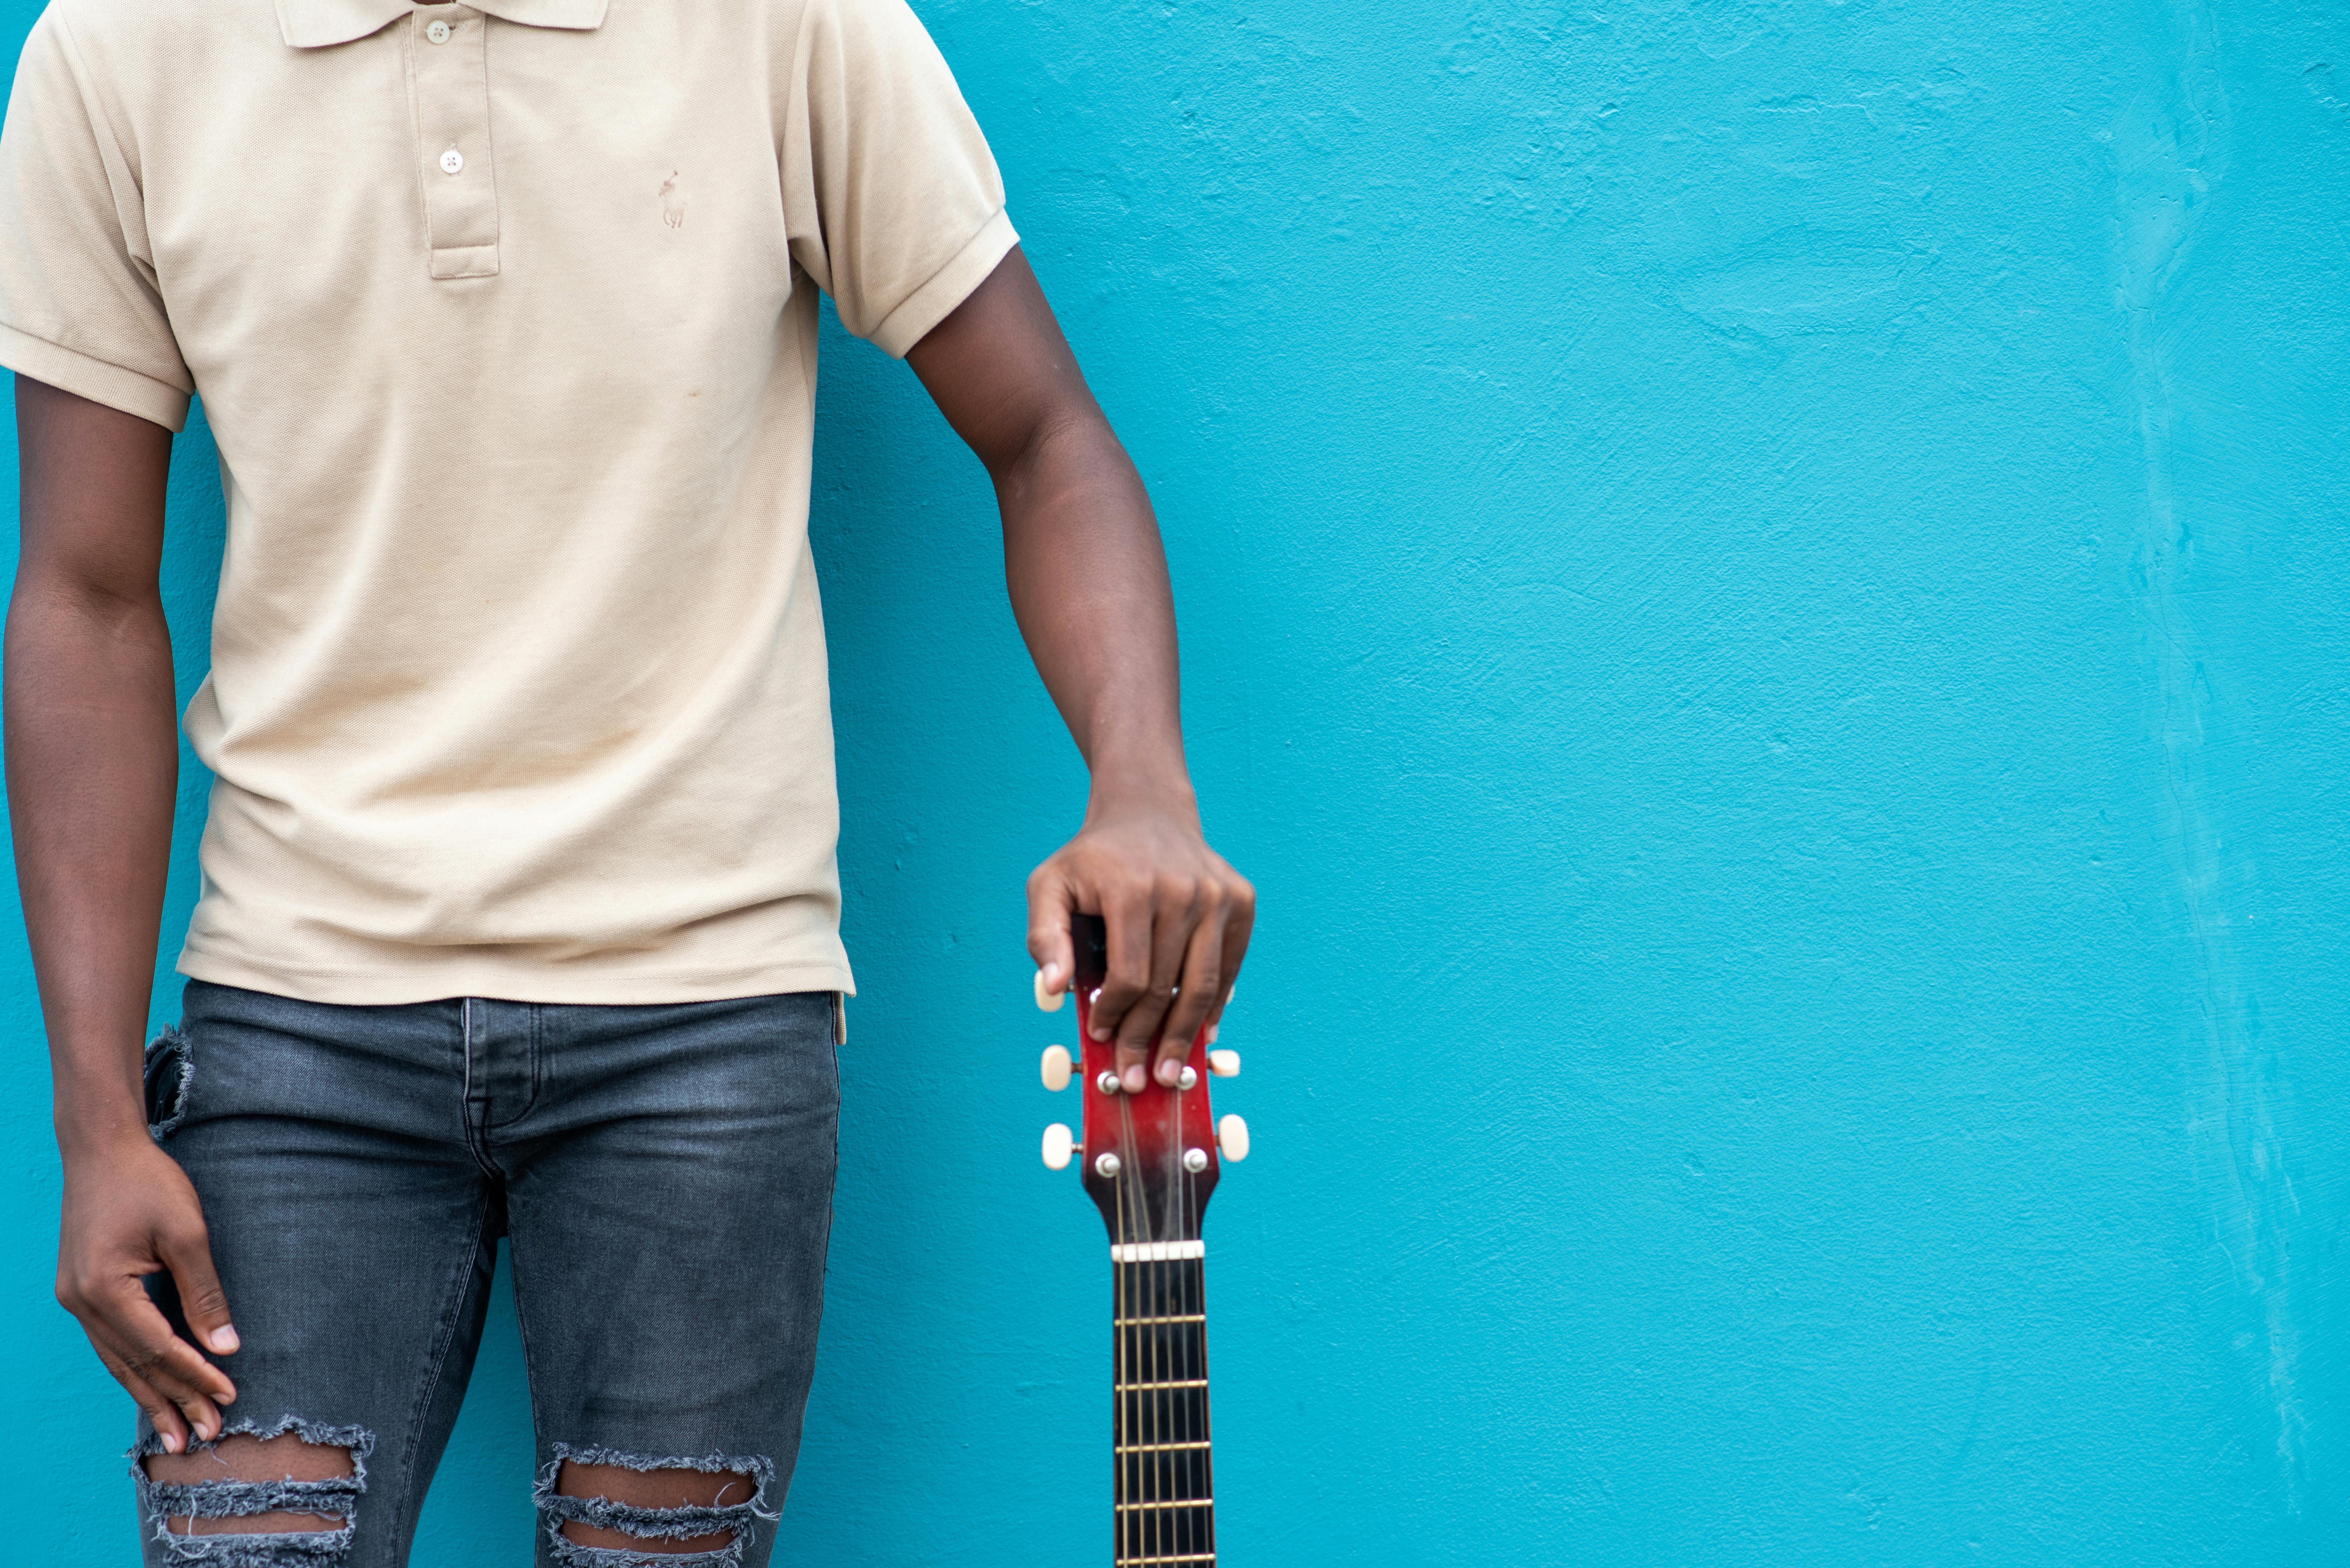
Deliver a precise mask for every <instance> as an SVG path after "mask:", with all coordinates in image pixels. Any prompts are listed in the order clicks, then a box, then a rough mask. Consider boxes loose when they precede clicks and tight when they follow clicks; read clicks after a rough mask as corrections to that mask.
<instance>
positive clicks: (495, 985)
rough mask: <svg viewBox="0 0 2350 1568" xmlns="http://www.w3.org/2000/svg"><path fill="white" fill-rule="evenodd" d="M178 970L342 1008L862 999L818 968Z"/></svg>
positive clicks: (183, 954)
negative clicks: (814, 995)
mask: <svg viewBox="0 0 2350 1568" xmlns="http://www.w3.org/2000/svg"><path fill="white" fill-rule="evenodd" d="M178 967H179V971H180V972H181V973H182V974H183V975H186V976H187V977H188V978H189V979H190V980H201V981H210V982H211V983H212V984H214V985H234V986H237V987H240V988H241V989H243V990H245V991H259V992H267V993H268V994H269V995H272V996H283V997H288V998H291V999H292V1000H294V1001H296V1002H323V1003H326V1004H328V1005H331V1006H341V1007H396V1006H401V1005H405V1004H407V1003H409V1002H441V1001H445V1000H447V999H448V998H450V997H456V996H478V997H484V998H488V999H492V1000H495V1001H499V1002H547V1003H552V1004H556V1005H586V1006H608V1007H629V1006H658V1005H665V1004H671V1003H676V1002H726V1001H730V1000H733V999H734V998H737V997H744V996H775V995H780V994H782V993H784V992H795V991H837V992H842V993H843V994H845V995H848V996H854V995H856V994H857V981H856V977H855V976H853V975H852V974H851V973H850V972H849V970H848V966H847V964H845V963H837V962H832V961H827V960H822V959H816V960H801V961H796V962H788V963H772V964H744V965H739V966H730V967H728V968H725V969H710V970H671V971H660V972H656V973H646V974H612V973H603V974H588V973H580V974H566V973H562V972H560V971H553V970H550V969H547V968H546V967H544V966H538V965H530V964H516V963H511V962H502V961H495V960H484V959H478V958H468V957H463V956H451V957H448V958H445V959H442V958H435V959H431V960H428V961H421V962H419V963H418V964H416V965H415V967H413V968H403V969H398V970H392V969H377V970H366V971H358V970H350V971H344V970H316V969H304V968H299V967H296V966H292V965H285V964H272V963H268V962H265V961H255V960H250V959H244V958H240V957H238V956H236V955H234V954H229V953H218V952H203V951H200V950H197V949H196V948H194V947H193V946H189V947H184V948H182V949H181V950H180V962H179V966H178Z"/></svg>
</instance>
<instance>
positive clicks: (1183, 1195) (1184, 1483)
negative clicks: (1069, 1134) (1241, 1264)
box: [1165, 1086, 1195, 1554]
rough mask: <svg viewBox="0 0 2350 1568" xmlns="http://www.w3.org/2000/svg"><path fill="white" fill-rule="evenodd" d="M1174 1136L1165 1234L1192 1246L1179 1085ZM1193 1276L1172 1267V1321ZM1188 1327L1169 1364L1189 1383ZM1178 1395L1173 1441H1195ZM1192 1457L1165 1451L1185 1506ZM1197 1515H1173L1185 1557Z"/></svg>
mask: <svg viewBox="0 0 2350 1568" xmlns="http://www.w3.org/2000/svg"><path fill="white" fill-rule="evenodd" d="M1174 1095H1175V1115H1174V1123H1175V1127H1174V1137H1171V1138H1170V1139H1169V1140H1168V1146H1167V1162H1168V1175H1169V1177H1170V1178H1171V1179H1170V1181H1169V1182H1168V1188H1167V1203H1168V1207H1169V1208H1170V1210H1173V1211H1174V1212H1173V1213H1172V1214H1171V1215H1170V1220H1169V1224H1168V1227H1167V1230H1168V1233H1169V1234H1170V1235H1171V1236H1174V1237H1177V1238H1180V1239H1181V1240H1185V1241H1189V1240H1190V1239H1191V1236H1192V1234H1193V1233H1194V1232H1193V1231H1192V1229H1191V1224H1190V1220H1191V1204H1190V1202H1189V1201H1188V1198H1189V1189H1190V1187H1191V1175H1190V1173H1189V1172H1188V1171H1186V1170H1185V1169H1184V1168H1183V1092H1182V1090H1181V1088H1180V1086H1179V1087H1178V1088H1177V1089H1176V1090H1175V1091H1174ZM1189 1272H1190V1265H1189V1264H1187V1263H1184V1262H1173V1263H1170V1264H1169V1265H1168V1273H1169V1286H1170V1288H1169V1290H1168V1292H1167V1308H1166V1314H1167V1315H1168V1316H1169V1317H1170V1318H1172V1317H1180V1316H1181V1315H1183V1314H1184V1313H1185V1312H1187V1311H1189V1310H1190V1309H1189V1307H1188V1305H1186V1304H1185V1303H1182V1302H1180V1300H1179V1299H1178V1298H1179V1295H1180V1288H1179V1287H1180V1282H1181V1281H1182V1280H1183V1279H1184V1278H1185V1277H1187V1275H1188V1274H1189ZM1189 1327H1190V1325H1189V1324H1174V1323H1170V1324H1166V1325H1165V1328H1166V1332H1167V1341H1168V1345H1169V1347H1170V1356H1169V1359H1170V1360H1171V1361H1173V1362H1174V1363H1175V1376H1177V1377H1178V1378H1181V1379H1185V1380H1188V1379H1189V1378H1190V1377H1191V1357H1190V1355H1186V1354H1185V1353H1184V1352H1185V1347H1186V1345H1187V1344H1188V1339H1187V1338H1178V1337H1177V1336H1178V1335H1179V1334H1184V1331H1185V1330H1186V1329H1188V1328H1189ZM1178 1392H1179V1390H1176V1389H1172V1388H1170V1389H1169V1390H1168V1395H1169V1397H1170V1398H1171V1397H1174V1396H1175V1395H1176V1394H1177V1393H1178ZM1180 1395H1181V1397H1182V1401H1183V1402H1182V1404H1181V1405H1180V1407H1176V1408H1175V1410H1174V1419H1172V1420H1170V1422H1169V1423H1168V1428H1169V1432H1168V1436H1169V1438H1170V1440H1171V1441H1174V1442H1183V1441H1185V1440H1187V1439H1188V1438H1190V1437H1191V1390H1190V1389H1189V1388H1185V1389H1182V1390H1180ZM1166 1463H1167V1471H1168V1481H1169V1490H1170V1491H1172V1492H1173V1493H1174V1495H1175V1496H1176V1497H1178V1498H1180V1499H1184V1500H1186V1501H1188V1500H1189V1499H1191V1497H1192V1496H1194V1495H1195V1494H1194V1492H1193V1490H1192V1488H1191V1485H1190V1481H1191V1476H1190V1473H1189V1467H1190V1464H1191V1450H1190V1449H1167V1450H1166ZM1194 1511H1195V1510H1192V1509H1188V1508H1182V1509H1174V1510H1170V1511H1169V1515H1168V1524H1169V1526H1170V1529H1169V1531H1168V1534H1169V1536H1170V1538H1171V1540H1172V1542H1173V1544H1174V1550H1175V1552H1176V1553H1178V1554H1181V1553H1186V1552H1190V1551H1191V1536H1192V1529H1191V1522H1190V1521H1191V1514H1192V1513H1193V1512H1194Z"/></svg>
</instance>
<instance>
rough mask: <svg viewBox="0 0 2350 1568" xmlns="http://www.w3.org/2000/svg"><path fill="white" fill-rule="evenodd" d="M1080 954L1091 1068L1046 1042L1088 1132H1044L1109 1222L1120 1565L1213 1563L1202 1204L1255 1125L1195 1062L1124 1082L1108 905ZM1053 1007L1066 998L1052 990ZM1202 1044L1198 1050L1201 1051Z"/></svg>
mask: <svg viewBox="0 0 2350 1568" xmlns="http://www.w3.org/2000/svg"><path fill="white" fill-rule="evenodd" d="M1071 934H1072V935H1073V936H1074V937H1075V939H1076V966H1075V967H1076V974H1075V978H1074V982H1073V985H1072V989H1073V990H1074V991H1075V992H1076V996H1077V1037H1078V1039H1079V1040H1081V1041H1082V1042H1083V1043H1084V1047H1083V1048H1084V1052H1085V1058H1084V1063H1083V1068H1082V1071H1079V1070H1078V1064H1074V1063H1072V1062H1071V1061H1070V1060H1069V1054H1068V1052H1067V1051H1066V1050H1065V1049H1064V1048H1062V1047H1061V1046H1058V1045H1054V1046H1050V1047H1048V1048H1047V1049H1046V1050H1045V1087H1046V1088H1048V1089H1055V1090H1058V1089H1066V1088H1067V1087H1068V1086H1069V1084H1070V1082H1071V1081H1072V1079H1073V1078H1074V1079H1075V1081H1076V1084H1077V1087H1078V1092H1079V1093H1080V1094H1082V1095H1083V1096H1085V1105H1086V1114H1085V1141H1084V1142H1083V1143H1082V1144H1080V1143H1078V1142H1077V1141H1076V1139H1075V1138H1074V1137H1072V1135H1071V1134H1070V1132H1069V1129H1068V1128H1067V1127H1063V1126H1062V1125H1061V1124H1060V1123H1058V1122H1055V1123H1054V1124H1053V1125H1052V1126H1051V1127H1046V1128H1045V1164H1046V1165H1048V1166H1050V1167H1051V1168H1053V1169H1055V1170H1062V1169H1066V1168H1067V1166H1068V1163H1069V1160H1070V1158H1072V1157H1073V1156H1074V1157H1076V1158H1079V1159H1080V1160H1082V1161H1083V1164H1082V1165H1081V1166H1080V1169H1081V1170H1082V1172H1083V1174H1084V1177H1085V1183H1086V1192H1087V1195H1088V1196H1089V1197H1091V1198H1092V1199H1093V1200H1094V1207H1096V1208H1097V1209H1099V1210H1101V1213H1102V1219H1103V1220H1105V1221H1106V1222H1107V1224H1108V1226H1109V1240H1110V1249H1109V1255H1110V1301H1111V1306H1110V1348H1111V1357H1112V1360H1111V1366H1112V1369H1113V1370H1112V1373H1111V1376H1110V1389H1111V1398H1110V1445H1111V1447H1110V1453H1111V1457H1112V1461H1113V1464H1112V1473H1113V1475H1114V1476H1115V1477H1116V1511H1115V1513H1114V1515H1113V1518H1114V1520H1115V1523H1114V1525H1113V1529H1112V1533H1111V1542H1112V1545H1111V1561H1112V1563H1113V1564H1114V1565H1115V1568H1160V1565H1162V1564H1165V1565H1168V1568H1173V1565H1175V1564H1185V1565H1199V1568H1212V1565H1213V1564H1214V1563H1215V1561H1216V1506H1215V1494H1214V1489H1213V1487H1212V1486H1211V1484H1210V1475H1209V1466H1208V1299H1207V1293H1206V1290H1205V1278H1204V1270H1205V1266H1206V1265H1205V1262H1204V1253H1205V1249H1204V1247H1203V1246H1202V1244H1201V1241H1200V1215H1201V1211H1203V1210H1205V1209H1206V1208H1207V1207H1208V1195H1209V1194H1210V1193H1211V1192H1213V1191H1214V1190H1215V1189H1216V1172H1217V1156H1218V1154H1219V1153H1220V1152H1221V1154H1222V1157H1223V1158H1225V1159H1230V1160H1240V1159H1245V1158H1248V1141H1249V1138H1248V1127H1247V1124H1246V1123H1244V1122H1243V1121H1242V1120H1241V1118H1240V1117H1238V1116H1226V1117H1225V1118H1224V1119H1223V1120H1222V1122H1217V1121H1215V1120H1214V1119H1213V1116H1212V1114H1211V1112H1210V1110H1209V1109H1208V1080H1207V1079H1206V1078H1205V1077H1204V1076H1202V1075H1201V1074H1200V1073H1199V1072H1198V1070H1197V1069H1196V1068H1194V1067H1189V1066H1187V1067H1185V1068H1184V1069H1183V1076H1182V1078H1181V1080H1180V1083H1179V1084H1178V1085H1177V1086H1176V1087H1174V1088H1167V1087H1164V1086H1162V1085H1159V1084H1156V1083H1154V1084H1152V1085H1150V1086H1149V1087H1148V1088H1146V1089H1144V1090H1142V1092H1141V1093H1139V1094H1131V1095H1130V1094H1128V1093H1127V1092H1126V1091H1125V1090H1123V1089H1121V1088H1119V1087H1118V1075H1117V1074H1116V1073H1115V1072H1113V1071H1112V1070H1111V1058H1112V1056H1113V1055H1114V1054H1115V1052H1114V1049H1113V1047H1112V1046H1111V1045H1110V1044H1108V1043H1107V1042H1099V1041H1096V1040H1095V1039H1094V1038H1093V1037H1092V1035H1091V1033H1090V1032H1089V1031H1088V1030H1087V1021H1088V1019H1089V1017H1090V1013H1091V1008H1092V1002H1093V994H1094V992H1096V991H1097V990H1098V989H1100V986H1101V983H1102V980H1103V977H1104V975H1105V974H1106V972H1107V968H1108V965H1107V949H1106V937H1105V933H1104V930H1103V927H1102V922H1101V919H1100V918H1099V917H1098V916H1094V915H1079V916H1077V917H1076V924H1075V929H1074V930H1073V931H1072V933H1071ZM1036 1000H1037V1004H1038V1005H1039V1006H1042V1007H1044V1008H1045V1009H1046V1010H1047V1011H1048V1012H1049V1011H1055V1010H1057V1009H1058V1008H1059V1007H1060V1005H1061V998H1060V997H1059V996H1058V995H1055V996H1053V997H1051V998H1050V999H1049V1000H1048V999H1047V998H1046V997H1045V993H1044V992H1043V989H1042V987H1041V985H1040V987H1039V989H1038V991H1037V997H1036ZM1192 1058H1193V1060H1194V1061H1197V1060H1198V1059H1199V1051H1198V1049H1197V1043H1196V1042H1195V1043H1194V1049H1193V1052H1192ZM1207 1063H1208V1071H1209V1072H1211V1073H1213V1074H1215V1075H1217V1076H1219V1077H1224V1078H1229V1077H1231V1076H1232V1075H1234V1074H1236V1073H1238V1072H1239V1071H1240V1070H1241V1059H1240V1056H1239V1054H1238V1053H1236V1052H1232V1051H1211V1052H1209V1053H1207Z"/></svg>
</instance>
